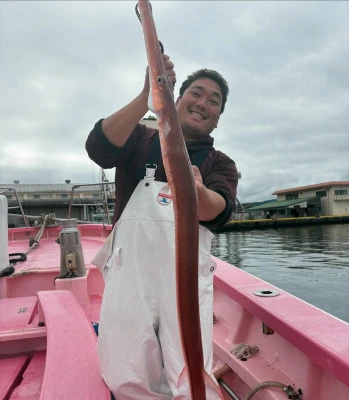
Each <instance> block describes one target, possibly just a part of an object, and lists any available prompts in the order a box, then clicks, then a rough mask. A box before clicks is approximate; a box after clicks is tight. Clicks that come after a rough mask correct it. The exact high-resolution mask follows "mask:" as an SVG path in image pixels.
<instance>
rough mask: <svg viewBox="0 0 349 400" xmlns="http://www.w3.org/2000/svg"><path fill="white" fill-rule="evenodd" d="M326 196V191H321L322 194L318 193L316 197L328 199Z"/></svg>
mask: <svg viewBox="0 0 349 400" xmlns="http://www.w3.org/2000/svg"><path fill="white" fill-rule="evenodd" d="M326 196H327V191H326V190H320V192H316V197H326Z"/></svg>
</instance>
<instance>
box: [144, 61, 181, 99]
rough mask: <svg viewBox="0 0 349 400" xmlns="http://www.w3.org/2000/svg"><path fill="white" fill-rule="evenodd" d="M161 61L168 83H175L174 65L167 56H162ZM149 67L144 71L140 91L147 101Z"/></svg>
mask: <svg viewBox="0 0 349 400" xmlns="http://www.w3.org/2000/svg"><path fill="white" fill-rule="evenodd" d="M162 60H163V62H164V67H165V70H166V73H167V76H168V77H169V78H170V81H171V82H172V83H173V84H174V83H176V72H175V70H174V64H173V62H172V61H171V60H170V57H169V56H168V55H167V54H163V55H162ZM149 90H150V85H149V67H147V69H146V71H145V79H144V87H143V90H142V95H143V96H144V97H146V98H147V99H148V97H149Z"/></svg>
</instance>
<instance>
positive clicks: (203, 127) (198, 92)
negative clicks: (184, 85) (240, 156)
mask: <svg viewBox="0 0 349 400" xmlns="http://www.w3.org/2000/svg"><path fill="white" fill-rule="evenodd" d="M221 106H222V91H221V89H220V87H219V85H218V84H217V83H216V82H215V81H213V80H212V79H209V78H200V79H197V80H196V81H194V82H192V84H191V85H190V86H189V87H188V89H187V90H186V91H185V92H184V94H183V96H182V97H179V98H178V99H177V101H176V107H177V113H178V118H179V122H180V124H181V127H182V131H183V135H184V137H185V139H189V140H193V139H194V140H195V139H199V138H200V137H204V136H208V135H209V134H210V133H211V132H212V131H213V129H214V128H215V127H216V126H217V123H218V120H219V116H220V111H221Z"/></svg>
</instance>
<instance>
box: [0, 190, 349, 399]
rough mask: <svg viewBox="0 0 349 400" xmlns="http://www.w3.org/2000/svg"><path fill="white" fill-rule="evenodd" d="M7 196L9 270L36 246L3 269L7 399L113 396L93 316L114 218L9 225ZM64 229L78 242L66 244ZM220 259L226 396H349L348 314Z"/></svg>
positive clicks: (1, 230)
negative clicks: (99, 260) (341, 315)
mask: <svg viewBox="0 0 349 400" xmlns="http://www.w3.org/2000/svg"><path fill="white" fill-rule="evenodd" d="M0 206H1V209H2V210H1V213H0V216H1V218H0V221H1V227H0V239H1V253H0V261H1V263H2V264H0V273H1V271H4V270H6V267H8V265H7V264H8V254H13V253H15V254H16V256H11V257H10V258H13V259H20V258H25V257H23V254H25V253H27V255H26V260H25V261H22V262H17V263H15V264H14V269H15V270H14V272H13V273H12V274H10V275H8V276H3V277H1V278H0V377H1V379H0V399H11V400H15V399H16V400H19V399H29V398H30V399H42V400H51V399H52V400H53V399H58V400H59V399H75V400H79V399H81V400H88V399H90V400H96V399H98V400H102V399H108V400H109V399H110V393H109V390H108V388H107V387H106V385H105V384H104V382H103V380H102V378H101V376H100V373H99V363H98V357H97V354H96V334H95V331H94V328H93V324H92V323H97V324H98V321H99V313H100V306H101V299H102V295H103V290H104V282H103V278H102V275H101V273H100V272H99V271H98V270H97V269H96V267H94V266H93V265H92V264H91V263H90V260H91V259H92V258H93V257H94V256H95V254H96V253H97V251H98V250H99V249H100V247H101V246H102V244H103V242H104V240H105V239H106V238H107V237H108V235H109V234H110V232H111V229H112V228H111V226H110V225H103V224H80V225H77V227H74V220H69V221H68V223H67V224H68V225H67V226H68V227H67V228H64V227H63V228H62V226H57V225H56V226H44V228H43V229H41V228H42V227H41V228H40V227H21V228H9V229H8V230H7V217H6V215H7V209H6V199H5V197H4V196H1V197H0ZM40 229H41V231H40ZM65 229H66V231H67V234H70V235H73V237H74V240H73V241H70V245H71V243H74V246H76V248H74V249H75V250H74V251H62V246H65V244H64V243H62V242H64V241H65V238H64V234H65V231H64V230H65ZM62 235H63V236H62ZM57 238H60V241H61V243H60V244H57V242H56V239H57ZM29 247H31V250H30V251H29V252H28V249H29ZM80 251H81V252H80ZM21 255H22V256H21ZM215 261H216V263H217V269H216V272H215V278H214V314H215V320H216V322H215V324H214V331H213V348H214V370H215V375H216V377H217V379H218V382H219V384H220V386H221V388H222V393H223V395H224V398H225V399H235V400H237V399H241V400H249V399H256V400H257V399H258V400H282V399H287V398H291V399H304V400H330V399H331V400H332V399H333V400H348V399H349V324H347V323H346V322H344V321H341V320H339V319H337V318H335V317H333V316H331V315H329V314H327V313H325V312H323V311H321V310H319V309H318V308H316V307H314V306H311V305H309V304H308V303H306V302H304V301H302V300H300V299H298V298H296V297H294V296H292V295H290V294H288V293H286V292H284V291H282V290H280V289H278V288H276V287H275V286H272V285H270V284H269V283H267V282H264V281H262V280H260V279H258V278H256V277H254V276H252V275H250V274H248V273H246V272H244V271H242V270H241V269H238V268H236V267H234V266H232V265H230V264H227V263H225V262H223V261H221V260H219V259H217V258H215ZM5 264H6V265H5ZM73 272H75V273H74V274H73ZM69 274H70V275H69ZM62 275H64V276H65V279H61V278H58V279H56V278H57V277H58V276H62ZM72 275H76V277H69V276H72ZM122 367H123V366H120V368H122Z"/></svg>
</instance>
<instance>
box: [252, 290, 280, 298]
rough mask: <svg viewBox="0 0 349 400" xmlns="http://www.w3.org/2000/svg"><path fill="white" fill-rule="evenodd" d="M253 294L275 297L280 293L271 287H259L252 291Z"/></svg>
mask: <svg viewBox="0 0 349 400" xmlns="http://www.w3.org/2000/svg"><path fill="white" fill-rule="evenodd" d="M253 294H254V295H255V296H260V297H275V296H278V295H279V294H280V293H279V292H278V291H277V290H271V289H259V290H255V291H254V292H253Z"/></svg>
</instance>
